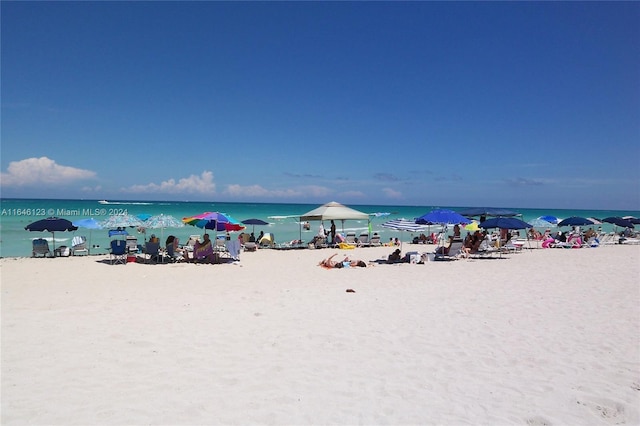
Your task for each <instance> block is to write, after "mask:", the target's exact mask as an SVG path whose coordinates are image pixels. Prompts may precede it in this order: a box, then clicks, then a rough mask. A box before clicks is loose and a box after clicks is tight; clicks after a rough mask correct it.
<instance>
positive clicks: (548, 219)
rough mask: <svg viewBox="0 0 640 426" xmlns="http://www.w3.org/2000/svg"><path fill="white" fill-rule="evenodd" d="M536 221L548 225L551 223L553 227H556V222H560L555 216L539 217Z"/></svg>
mask: <svg viewBox="0 0 640 426" xmlns="http://www.w3.org/2000/svg"><path fill="white" fill-rule="evenodd" d="M538 219H540V220H543V221H545V222H549V223H551V224H553V225H557V224H558V222H560V219H558V218H557V217H555V216H540V217H539V218H538ZM529 223H531V222H529Z"/></svg>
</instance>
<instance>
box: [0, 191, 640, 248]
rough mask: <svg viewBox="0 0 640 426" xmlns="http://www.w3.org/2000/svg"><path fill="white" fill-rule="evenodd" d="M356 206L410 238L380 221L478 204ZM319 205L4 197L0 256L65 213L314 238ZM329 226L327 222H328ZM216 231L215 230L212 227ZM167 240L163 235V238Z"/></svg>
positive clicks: (592, 213) (184, 233)
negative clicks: (214, 219) (201, 217)
mask: <svg viewBox="0 0 640 426" xmlns="http://www.w3.org/2000/svg"><path fill="white" fill-rule="evenodd" d="M348 206H349V207H351V208H354V209H356V210H359V211H362V212H365V213H369V214H373V213H381V212H384V213H389V215H384V216H375V215H372V216H371V227H372V231H374V232H378V233H379V234H380V235H381V237H382V239H383V241H386V240H388V239H389V238H391V237H394V238H395V237H401V238H402V239H403V240H405V241H407V240H409V239H411V238H412V236H411V235H410V234H408V233H405V234H402V235H401V234H399V233H398V232H397V231H393V230H390V229H386V228H384V227H381V226H380V225H381V224H382V223H384V222H386V221H387V220H391V219H399V218H404V219H414V218H416V217H419V216H422V215H423V214H425V213H428V212H429V211H431V210H433V209H436V208H447V209H451V210H462V209H463V208H467V207H474V206H458V207H447V206H376V205H354V204H349V205H348ZM316 207H318V204H266V203H265V204H261V203H212V202H175V201H150V202H149V201H140V202H136V201H120V202H119V201H110V202H109V203H108V204H101V203H99V202H98V200H32V199H1V200H0V210H1V213H2V215H1V216H0V257H24V256H30V255H31V241H32V240H33V239H34V238H40V237H43V238H47V239H48V240H49V241H50V244H51V233H46V232H45V233H41V232H29V231H26V230H25V229H24V228H25V226H27V225H28V224H29V223H31V222H34V221H36V220H39V219H44V218H46V217H50V216H58V217H64V218H65V219H68V220H70V221H72V222H74V221H77V220H80V219H85V218H90V217H92V218H94V219H95V220H97V221H102V220H105V219H107V218H108V217H109V216H110V215H113V214H123V213H127V214H130V215H157V214H165V215H171V216H174V217H176V218H178V219H182V218H183V217H187V216H193V215H196V214H199V213H203V212H206V211H218V212H222V213H226V214H228V215H231V216H232V217H233V218H234V219H236V220H238V221H242V220H245V219H249V218H258V219H262V220H265V221H267V222H269V225H266V226H256V227H255V232H256V234H257V233H258V232H260V231H264V232H270V233H273V234H274V236H275V239H276V242H278V243H283V242H289V241H291V240H295V239H302V240H303V241H309V240H311V238H313V236H314V235H315V234H316V233H317V231H318V223H317V222H315V223H313V222H312V223H311V229H310V230H301V229H300V228H301V227H300V224H299V221H298V219H297V218H296V216H300V215H303V214H304V213H306V212H308V211H310V210H312V209H314V208H316ZM507 208H509V209H511V210H515V211H517V212H519V213H521V214H522V219H523V220H525V221H527V220H532V219H535V218H537V217H539V216H543V215H552V216H556V217H559V218H565V217H569V216H582V217H597V218H603V217H607V216H627V215H630V216H635V217H640V212H639V211H614V210H554V209H518V208H517V207H507ZM336 226H337V229H338V231H339V232H342V231H344V232H348V231H355V232H356V233H360V232H361V231H366V230H367V226H368V224H367V221H351V220H350V221H345V222H344V224H343V223H340V222H337V223H336ZM601 226H602V228H603V230H604V231H607V232H610V231H612V230H614V227H613V225H610V224H602V225H601ZM325 227H328V223H325ZM252 229H253V227H252V226H248V227H247V229H246V231H248V232H251V231H252ZM129 233H130V234H132V235H137V236H138V240H139V241H142V239H143V238H144V237H145V235H144V234H142V233H139V232H138V231H137V230H136V229H135V228H129ZM151 233H155V234H156V235H158V236H159V237H160V236H162V237H163V238H166V237H167V236H168V235H169V234H173V235H175V236H177V237H178V238H180V241H182V242H185V241H186V240H187V239H188V238H189V235H194V234H202V233H203V232H202V230H201V229H199V228H195V227H193V226H185V227H183V228H174V229H164V230H160V229H155V230H147V231H146V236H147V238H148V236H149V235H151ZM210 233H213V232H210ZM75 235H84V236H86V237H87V240H88V242H89V243H90V246H95V247H93V248H92V249H91V253H92V254H98V253H106V252H107V251H106V248H107V247H108V245H109V237H108V235H107V230H103V229H97V230H89V229H84V228H79V229H78V230H77V231H74V232H58V233H56V234H55V245H56V246H60V245H67V246H70V245H71V239H72V238H73V237H74V236H75ZM163 243H164V241H163Z"/></svg>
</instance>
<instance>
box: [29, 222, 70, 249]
mask: <svg viewBox="0 0 640 426" xmlns="http://www.w3.org/2000/svg"><path fill="white" fill-rule="evenodd" d="M24 229H26V230H27V231H31V232H51V238H52V240H53V252H54V253H55V250H56V232H65V231H75V230H77V229H78V227H77V226H74V225H73V223H71V221H69V220H67V219H63V218H60V217H48V218H46V219H40V220H37V221H35V222H32V223H30V224H28V225H27V226H25V227H24Z"/></svg>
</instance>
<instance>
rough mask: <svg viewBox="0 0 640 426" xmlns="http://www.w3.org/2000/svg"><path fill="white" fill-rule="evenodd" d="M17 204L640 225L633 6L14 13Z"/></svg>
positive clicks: (70, 8) (5, 127)
mask: <svg viewBox="0 0 640 426" xmlns="http://www.w3.org/2000/svg"><path fill="white" fill-rule="evenodd" d="M0 7H1V12H2V13H1V18H2V22H1V24H2V30H1V31H2V39H1V42H2V63H1V66H2V135H1V136H2V148H1V153H2V157H1V161H0V168H1V171H2V196H3V197H29V198H31V197H34V198H40V197H44V198H87V199H108V200H116V199H117V200H122V199H129V200H204V201H207V200H211V201H240V202H242V201H247V202H284V203H290V202H291V203H297V202H302V203H306V202H310V203H324V202H327V201H331V200H335V201H339V202H342V203H345V204H388V205H426V206H431V205H443V206H445V205H446V206H474V205H481V206H485V205H491V206H501V207H520V208H536V207H539V208H589V209H591V208H593V209H633V210H637V209H640V167H639V166H638V165H639V163H640V143H639V142H640V79H639V77H638V76H639V75H640V26H639V25H638V22H639V21H640V3H638V2H524V3H523V2H275V3H272V2H255V3H254V2H234V3H232V2H68V3H67V2H2V3H1V4H0Z"/></svg>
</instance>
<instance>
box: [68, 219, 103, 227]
mask: <svg viewBox="0 0 640 426" xmlns="http://www.w3.org/2000/svg"><path fill="white" fill-rule="evenodd" d="M73 224H74V226H77V227H78V228H87V229H101V228H102V226H100V222H98V221H97V220H95V219H94V218H92V217H90V218H87V219H80V220H77V221H75V222H73Z"/></svg>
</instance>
